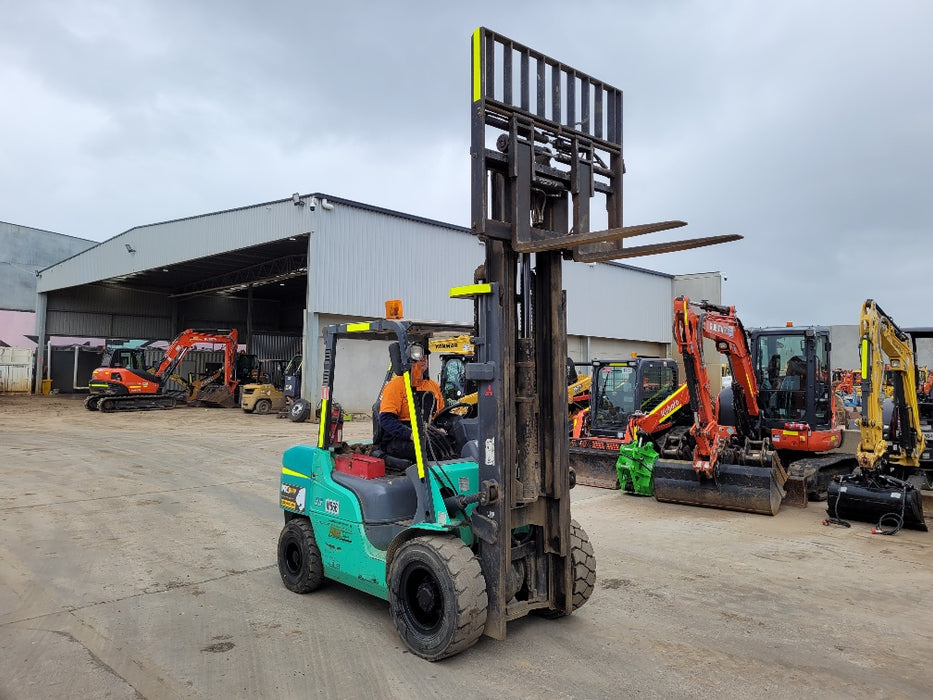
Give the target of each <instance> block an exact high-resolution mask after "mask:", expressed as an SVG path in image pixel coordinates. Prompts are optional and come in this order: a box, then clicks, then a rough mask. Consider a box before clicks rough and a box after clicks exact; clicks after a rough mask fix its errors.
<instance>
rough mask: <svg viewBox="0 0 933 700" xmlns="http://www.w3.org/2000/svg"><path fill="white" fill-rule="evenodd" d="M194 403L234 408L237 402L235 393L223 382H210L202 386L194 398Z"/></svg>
mask: <svg viewBox="0 0 933 700" xmlns="http://www.w3.org/2000/svg"><path fill="white" fill-rule="evenodd" d="M194 403H198V404H201V405H205V404H206V405H209V406H220V407H222V408H233V407H234V406H235V405H236V403H235V402H234V400H233V394H232V393H231V392H230V390H229V389H227V387H226V386H224V385H223V384H208V385H207V386H202V387H201V389H200V390H199V391H198V394H197V396H196V397H195V399H194Z"/></svg>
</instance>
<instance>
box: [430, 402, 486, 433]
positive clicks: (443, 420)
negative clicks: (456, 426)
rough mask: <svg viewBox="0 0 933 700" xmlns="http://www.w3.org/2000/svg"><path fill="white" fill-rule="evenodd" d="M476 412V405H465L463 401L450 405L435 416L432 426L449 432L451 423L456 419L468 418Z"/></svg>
mask: <svg viewBox="0 0 933 700" xmlns="http://www.w3.org/2000/svg"><path fill="white" fill-rule="evenodd" d="M475 410H476V404H471V403H463V402H461V401H455V402H454V403H449V404H447V405H446V406H444V408H442V409H441V410H440V411H438V412H437V415H436V416H434V419H433V420H432V421H431V425H434V426H436V427H438V428H444V430H447V428H449V427H450V426H449V423H450V422H452V421H453V419H454V418H468V417H469V416H470V415H471V413H473V412H475ZM445 424H447V425H445Z"/></svg>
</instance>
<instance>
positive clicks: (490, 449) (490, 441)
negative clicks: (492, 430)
mask: <svg viewBox="0 0 933 700" xmlns="http://www.w3.org/2000/svg"><path fill="white" fill-rule="evenodd" d="M495 463H496V439H495V438H486V464H487V465H489V466H491V465H493V464H495Z"/></svg>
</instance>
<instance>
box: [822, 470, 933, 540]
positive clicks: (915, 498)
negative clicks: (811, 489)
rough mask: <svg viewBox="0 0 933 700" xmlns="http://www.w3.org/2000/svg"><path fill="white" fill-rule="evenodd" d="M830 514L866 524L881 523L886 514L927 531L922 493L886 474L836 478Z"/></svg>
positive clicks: (828, 501)
mask: <svg viewBox="0 0 933 700" xmlns="http://www.w3.org/2000/svg"><path fill="white" fill-rule="evenodd" d="M826 512H827V513H828V514H829V515H830V516H831V517H834V518H841V519H846V520H858V521H859V522H866V523H880V521H881V518H882V517H883V516H886V515H890V516H898V517H899V518H901V519H902V521H903V524H902V527H908V528H912V529H914V530H922V531H924V532H926V531H927V524H926V521H925V520H924V519H923V498H922V497H921V494H920V491H919V490H918V489H917V488H915V487H914V486H913V485H911V484H909V483H907V482H906V481H901V480H900V479H895V478H894V477H892V476H886V475H883V474H875V475H872V476H867V475H864V474H847V475H845V476H839V477H836V478H835V479H833V481H832V482H831V483H830V484H829V489H828V490H827V497H826Z"/></svg>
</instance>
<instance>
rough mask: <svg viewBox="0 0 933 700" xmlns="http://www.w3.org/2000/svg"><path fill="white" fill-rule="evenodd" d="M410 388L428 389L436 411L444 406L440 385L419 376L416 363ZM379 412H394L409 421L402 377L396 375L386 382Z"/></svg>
mask: <svg viewBox="0 0 933 700" xmlns="http://www.w3.org/2000/svg"><path fill="white" fill-rule="evenodd" d="M411 388H412V389H413V390H414V391H430V392H431V393H432V394H434V398H435V399H436V400H437V411H440V410H441V409H442V408H444V397H443V396H441V388H440V386H438V384H437V382H435V381H434V380H433V379H424V378H423V377H422V376H421V367H420V366H419V365H417V364H416V365H415V366H414V367H412V369H411ZM437 411H435V415H437ZM379 413H394V414H395V415H397V416H398V417H399V420H403V421H406V422H408V423H410V422H411V414H410V413H409V412H408V398H407V397H406V396H405V379H404V377H401V376H398V375H396V376H394V377H392V379H390V380H389V383H388V384H386V386H385V389H383V390H382V401H380V402H379Z"/></svg>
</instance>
